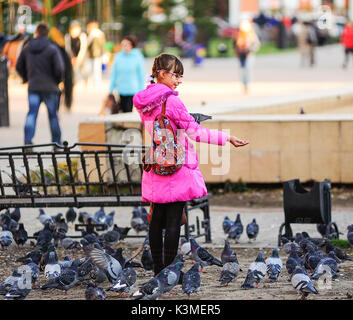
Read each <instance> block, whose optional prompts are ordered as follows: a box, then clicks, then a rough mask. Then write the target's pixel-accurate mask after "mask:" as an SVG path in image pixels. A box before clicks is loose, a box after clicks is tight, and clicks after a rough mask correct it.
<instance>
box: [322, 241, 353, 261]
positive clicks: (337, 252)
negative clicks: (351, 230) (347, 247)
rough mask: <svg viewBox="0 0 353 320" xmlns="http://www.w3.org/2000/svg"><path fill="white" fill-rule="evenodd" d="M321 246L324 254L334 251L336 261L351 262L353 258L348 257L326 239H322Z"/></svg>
mask: <svg viewBox="0 0 353 320" xmlns="http://www.w3.org/2000/svg"><path fill="white" fill-rule="evenodd" d="M323 245H324V246H325V249H326V253H329V252H330V251H334V252H335V255H336V256H337V258H338V259H341V260H348V261H353V257H350V256H349V255H348V254H347V253H345V252H344V251H343V250H342V249H340V248H337V247H336V246H334V245H333V244H332V243H331V242H330V241H329V240H328V239H324V242H323Z"/></svg>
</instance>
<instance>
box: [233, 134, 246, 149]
mask: <svg viewBox="0 0 353 320" xmlns="http://www.w3.org/2000/svg"><path fill="white" fill-rule="evenodd" d="M228 141H229V142H230V143H231V144H232V145H233V146H234V147H236V148H237V147H242V146H246V145H247V144H249V141H247V140H241V139H239V138H237V137H235V136H229V138H228Z"/></svg>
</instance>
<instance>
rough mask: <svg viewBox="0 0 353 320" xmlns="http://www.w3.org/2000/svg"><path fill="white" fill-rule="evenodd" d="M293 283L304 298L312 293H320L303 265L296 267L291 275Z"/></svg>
mask: <svg viewBox="0 0 353 320" xmlns="http://www.w3.org/2000/svg"><path fill="white" fill-rule="evenodd" d="M291 283H292V286H293V287H294V289H296V290H297V291H298V293H300V294H301V299H302V300H304V299H306V297H307V296H308V295H309V294H310V293H314V294H318V293H319V292H318V291H317V290H316V288H315V287H314V285H313V283H312V282H311V280H310V278H309V276H308V275H307V274H306V273H305V272H304V269H303V268H302V267H301V266H296V267H295V269H294V271H293V274H292V277H291Z"/></svg>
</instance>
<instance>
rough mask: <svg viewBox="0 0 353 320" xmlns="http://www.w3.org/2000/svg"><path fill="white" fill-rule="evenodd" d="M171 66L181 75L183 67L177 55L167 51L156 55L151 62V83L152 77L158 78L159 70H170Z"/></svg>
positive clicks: (152, 81)
mask: <svg viewBox="0 0 353 320" xmlns="http://www.w3.org/2000/svg"><path fill="white" fill-rule="evenodd" d="M173 68H174V72H175V73H177V74H180V75H183V73H184V67H183V64H182V63H181V61H180V60H179V58H178V57H176V56H174V55H172V54H168V53H161V54H160V55H158V56H157V57H156V58H155V59H154V62H153V66H152V74H151V83H155V82H154V79H157V78H158V72H159V71H160V70H166V71H171V70H172V69H173Z"/></svg>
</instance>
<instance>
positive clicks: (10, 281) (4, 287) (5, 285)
mask: <svg viewBox="0 0 353 320" xmlns="http://www.w3.org/2000/svg"><path fill="white" fill-rule="evenodd" d="M19 278H21V274H20V273H19V272H18V270H17V269H16V270H14V271H13V273H12V275H11V276H9V277H7V278H6V279H5V281H4V282H2V283H1V284H0V295H3V296H4V295H6V294H7V293H8V292H9V290H10V289H11V287H12V286H13V285H14V283H15V282H17V281H18V279H19Z"/></svg>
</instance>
